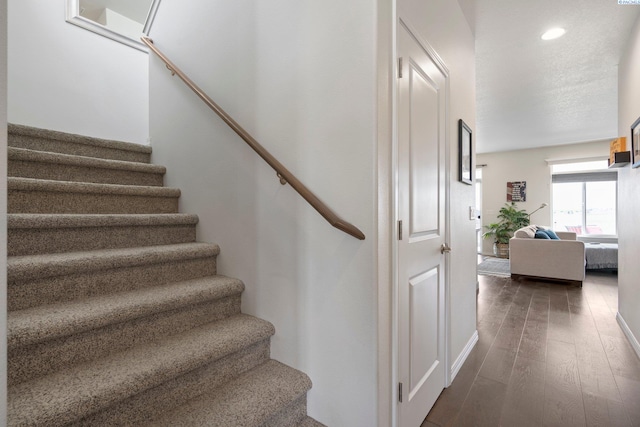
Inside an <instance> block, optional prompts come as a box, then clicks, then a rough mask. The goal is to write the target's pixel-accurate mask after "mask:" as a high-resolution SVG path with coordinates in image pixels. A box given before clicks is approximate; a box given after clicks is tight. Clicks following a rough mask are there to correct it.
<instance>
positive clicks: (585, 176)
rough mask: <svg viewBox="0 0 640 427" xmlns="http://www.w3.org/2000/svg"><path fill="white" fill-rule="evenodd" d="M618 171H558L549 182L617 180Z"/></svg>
mask: <svg viewBox="0 0 640 427" xmlns="http://www.w3.org/2000/svg"><path fill="white" fill-rule="evenodd" d="M617 180H618V173H617V172H613V171H606V172H584V173H560V174H554V175H553V176H552V177H551V182H553V183H562V182H594V181H617Z"/></svg>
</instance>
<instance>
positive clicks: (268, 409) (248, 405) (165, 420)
mask: <svg viewBox="0 0 640 427" xmlns="http://www.w3.org/2000/svg"><path fill="white" fill-rule="evenodd" d="M310 388H311V380H310V379H309V377H307V376H306V375H305V374H304V373H302V372H300V371H298V370H295V369H293V368H290V367H288V366H286V365H283V364H282V363H279V362H277V361H275V360H270V361H268V362H266V363H264V364H262V365H260V366H257V367H256V368H254V369H252V370H250V371H248V372H245V373H244V374H242V375H240V376H239V377H238V378H236V379H234V380H233V381H230V382H229V383H227V384H225V385H224V386H222V387H220V388H216V389H214V390H212V391H211V392H209V393H206V394H204V395H203V396H201V397H199V398H197V399H194V400H192V401H190V402H188V403H187V404H185V405H183V406H181V407H179V408H178V409H176V410H175V411H173V412H171V413H168V414H161V415H160V416H159V417H158V419H156V420H153V421H151V422H150V423H148V424H147V426H148V427H152V426H153V427H161V426H167V427H176V426H211V427H216V426H219V427H222V426H224V427H258V426H264V427H267V426H268V427H276V426H277V427H289V426H296V425H298V424H299V423H300V422H301V421H302V419H303V417H304V416H305V414H306V399H305V396H306V392H307V391H308V390H309V389H310ZM301 412H302V413H301Z"/></svg>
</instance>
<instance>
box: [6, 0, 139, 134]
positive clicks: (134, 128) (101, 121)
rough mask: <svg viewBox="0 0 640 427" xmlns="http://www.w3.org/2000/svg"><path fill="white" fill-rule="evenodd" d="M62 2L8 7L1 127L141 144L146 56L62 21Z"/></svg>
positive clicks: (19, 2) (25, 0) (32, 0)
mask: <svg viewBox="0 0 640 427" xmlns="http://www.w3.org/2000/svg"><path fill="white" fill-rule="evenodd" d="M65 3H66V0H48V1H39V0H9V1H8V18H9V19H8V20H9V22H8V33H9V37H8V39H9V46H8V67H9V71H8V73H9V74H8V75H9V77H8V78H9V94H8V106H9V107H8V108H9V112H8V119H9V122H10V123H18V124H24V125H29V126H35V127H41V128H45V129H54V130H59V131H64V132H71V133H77V134H83V135H90V136H95V137H101V138H108V139H118V140H124V141H129V142H136V143H140V144H146V143H147V139H148V135H149V117H148V116H149V86H148V59H147V54H146V53H144V52H141V51H139V50H136V49H133V48H131V47H128V46H125V45H123V44H121V43H117V42H115V41H113V40H110V39H107V38H105V37H102V36H99V35H98V34H95V33H93V32H90V31H87V30H85V29H82V28H80V27H77V26H75V25H72V24H69V23H67V22H65Z"/></svg>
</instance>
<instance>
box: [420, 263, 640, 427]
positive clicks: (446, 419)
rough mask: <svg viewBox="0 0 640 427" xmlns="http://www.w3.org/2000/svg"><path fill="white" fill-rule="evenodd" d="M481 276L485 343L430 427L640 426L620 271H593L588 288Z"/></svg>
mask: <svg viewBox="0 0 640 427" xmlns="http://www.w3.org/2000/svg"><path fill="white" fill-rule="evenodd" d="M478 277H479V280H480V292H479V293H478V334H479V341H478V343H477V344H476V347H475V348H474V349H473V351H472V352H471V354H470V356H469V358H468V359H467V361H466V362H465V364H464V365H463V366H462V368H461V369H460V372H459V373H458V375H457V376H456V378H455V380H454V381H453V384H452V385H451V386H450V387H449V388H447V389H445V390H444V391H443V393H442V395H441V396H440V398H439V399H438V401H437V402H436V404H435V406H434V407H433V409H432V410H431V412H429V415H428V416H427V418H426V419H425V421H424V422H423V423H422V426H421V427H433V426H506V427H511V426H514V427H520V426H562V427H571V426H603V427H609V426H612V427H613V426H615V427H617V426H625V427H628V426H640V359H638V356H637V355H636V354H635V352H634V351H633V349H632V348H631V345H630V344H629V342H628V341H627V339H626V337H625V336H624V333H623V332H622V330H621V329H620V327H619V326H618V323H617V322H616V318H615V316H616V312H617V307H618V289H617V276H616V275H614V274H611V273H608V272H602V273H600V272H597V273H588V274H587V280H586V281H585V282H584V286H583V287H582V289H580V288H578V287H576V286H572V285H566V284H563V283H555V282H550V281H536V280H528V279H522V280H520V281H512V280H511V279H509V278H503V277H496V276H478Z"/></svg>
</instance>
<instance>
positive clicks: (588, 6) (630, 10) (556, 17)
mask: <svg viewBox="0 0 640 427" xmlns="http://www.w3.org/2000/svg"><path fill="white" fill-rule="evenodd" d="M459 3H460V5H461V6H462V8H463V10H464V12H465V16H467V19H468V20H469V21H470V23H471V26H472V28H473V29H474V30H475V36H476V88H477V121H476V133H475V135H476V142H477V150H478V152H480V153H483V152H494V151H505V150H514V149H523V148H531V147H540V146H548V145H560V144H569V143H577V142H585V141H594V140H601V139H611V138H614V137H616V136H617V128H618V124H617V119H618V96H617V91H618V68H617V65H618V61H619V58H620V56H621V53H622V51H623V49H624V46H625V44H626V41H627V40H628V38H629V35H630V32H631V28H632V26H633V24H634V22H635V21H636V19H638V16H639V14H640V6H631V5H624V6H623V5H618V4H617V0H579V1H578V0H533V1H524V0H459ZM556 26H559V27H563V28H565V29H566V30H567V33H566V34H565V35H564V36H563V37H561V38H559V39H556V40H551V41H543V40H542V39H541V38H540V36H541V35H542V33H543V32H545V31H546V30H547V29H549V28H551V27H556Z"/></svg>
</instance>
